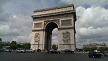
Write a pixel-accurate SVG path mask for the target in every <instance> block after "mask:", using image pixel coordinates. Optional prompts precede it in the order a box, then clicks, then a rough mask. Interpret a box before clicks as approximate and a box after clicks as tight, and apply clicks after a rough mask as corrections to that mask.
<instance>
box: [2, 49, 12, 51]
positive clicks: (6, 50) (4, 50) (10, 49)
mask: <svg viewBox="0 0 108 61" xmlns="http://www.w3.org/2000/svg"><path fill="white" fill-rule="evenodd" d="M3 51H4V52H12V50H11V49H3Z"/></svg>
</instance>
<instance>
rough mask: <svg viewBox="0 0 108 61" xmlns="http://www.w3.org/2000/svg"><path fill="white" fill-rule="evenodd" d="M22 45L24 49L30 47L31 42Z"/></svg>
mask: <svg viewBox="0 0 108 61" xmlns="http://www.w3.org/2000/svg"><path fill="white" fill-rule="evenodd" d="M22 46H23V48H24V49H30V43H24V44H23V45H22Z"/></svg>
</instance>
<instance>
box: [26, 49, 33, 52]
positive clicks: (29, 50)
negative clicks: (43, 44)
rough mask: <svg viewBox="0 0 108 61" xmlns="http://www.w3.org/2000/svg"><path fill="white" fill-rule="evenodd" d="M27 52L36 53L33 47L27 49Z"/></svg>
mask: <svg viewBox="0 0 108 61" xmlns="http://www.w3.org/2000/svg"><path fill="white" fill-rule="evenodd" d="M25 52H28V53H34V52H35V50H32V49H26V50H25Z"/></svg>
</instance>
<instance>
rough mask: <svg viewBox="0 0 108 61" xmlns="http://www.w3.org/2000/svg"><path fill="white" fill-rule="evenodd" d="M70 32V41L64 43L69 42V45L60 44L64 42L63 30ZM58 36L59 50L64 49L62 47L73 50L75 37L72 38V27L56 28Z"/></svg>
mask: <svg viewBox="0 0 108 61" xmlns="http://www.w3.org/2000/svg"><path fill="white" fill-rule="evenodd" d="M66 31H68V32H70V43H66V44H71V45H70V47H69V45H67V46H66V45H62V44H65V43H64V42H63V32H66ZM58 38H59V41H58V44H59V45H58V46H59V50H64V49H71V50H75V47H74V46H75V45H74V44H75V39H74V29H65V30H58Z"/></svg>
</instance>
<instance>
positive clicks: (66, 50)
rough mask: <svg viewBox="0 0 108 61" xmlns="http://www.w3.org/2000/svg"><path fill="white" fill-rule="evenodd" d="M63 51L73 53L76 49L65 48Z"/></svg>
mask: <svg viewBox="0 0 108 61" xmlns="http://www.w3.org/2000/svg"><path fill="white" fill-rule="evenodd" d="M63 52H64V53H72V54H73V53H74V51H72V50H70V49H65V50H63Z"/></svg>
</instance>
